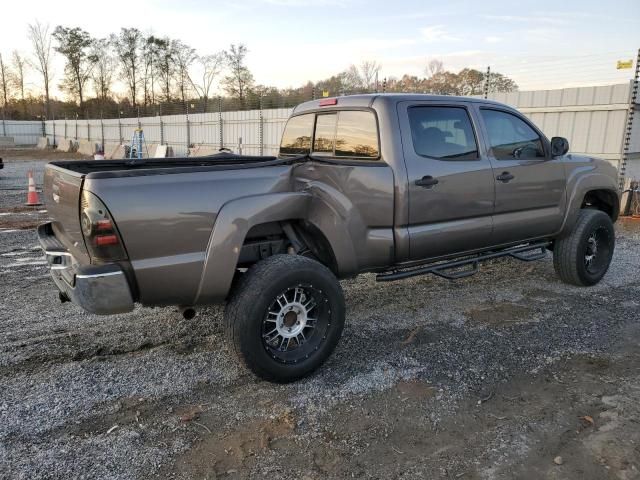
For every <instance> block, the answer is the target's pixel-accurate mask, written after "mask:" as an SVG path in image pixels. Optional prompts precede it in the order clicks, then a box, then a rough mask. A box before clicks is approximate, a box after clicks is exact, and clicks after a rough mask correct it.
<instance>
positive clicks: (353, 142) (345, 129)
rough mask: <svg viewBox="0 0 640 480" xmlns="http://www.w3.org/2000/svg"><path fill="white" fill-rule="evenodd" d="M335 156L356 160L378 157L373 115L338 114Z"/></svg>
mask: <svg viewBox="0 0 640 480" xmlns="http://www.w3.org/2000/svg"><path fill="white" fill-rule="evenodd" d="M318 118H319V117H318ZM335 155H336V157H356V158H378V157H379V156H380V151H379V148H378V124H377V122H376V118H375V117H374V116H373V113H371V112H363V111H355V110H353V111H349V110H345V111H342V112H340V113H339V114H338V128H337V129H336V153H335Z"/></svg>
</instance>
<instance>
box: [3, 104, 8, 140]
mask: <svg viewBox="0 0 640 480" xmlns="http://www.w3.org/2000/svg"><path fill="white" fill-rule="evenodd" d="M6 108H7V106H6V105H5V106H4V107H2V136H3V137H6V136H7V123H6V122H7V121H6V120H5V115H6V114H5V110H6Z"/></svg>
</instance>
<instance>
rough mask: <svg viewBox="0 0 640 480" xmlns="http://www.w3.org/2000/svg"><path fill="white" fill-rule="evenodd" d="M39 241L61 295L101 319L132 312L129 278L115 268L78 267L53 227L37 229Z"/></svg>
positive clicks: (105, 266) (110, 265)
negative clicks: (102, 316) (104, 316)
mask: <svg viewBox="0 0 640 480" xmlns="http://www.w3.org/2000/svg"><path fill="white" fill-rule="evenodd" d="M38 238H39V240H40V245H41V246H42V249H43V250H44V253H45V256H46V257H47V262H48V263H49V267H50V269H51V277H52V278H53V281H54V282H55V284H56V286H57V287H58V289H59V290H60V293H61V294H62V295H63V296H64V297H66V298H68V299H69V300H71V301H72V302H73V303H75V304H76V305H79V306H81V307H82V308H84V309H85V310H87V311H88V312H91V313H96V314H98V315H109V314H113V313H124V312H130V311H131V310H133V297H132V295H131V289H130V287H129V282H128V281H127V277H126V275H125V274H124V272H123V271H122V269H121V268H120V266H119V265H116V264H107V265H79V264H78V263H77V262H76V261H75V259H74V258H73V256H72V255H71V254H70V253H69V252H68V251H67V250H66V249H65V248H64V246H63V245H62V243H61V242H60V241H59V240H58V239H57V238H56V237H55V234H54V232H53V229H52V227H51V224H50V223H45V224H42V225H40V226H39V227H38Z"/></svg>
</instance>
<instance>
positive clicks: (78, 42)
mask: <svg viewBox="0 0 640 480" xmlns="http://www.w3.org/2000/svg"><path fill="white" fill-rule="evenodd" d="M53 38H55V39H56V40H57V41H58V46H57V47H55V50H56V52H58V53H60V54H62V56H63V57H64V58H65V60H66V65H65V67H64V78H63V80H62V83H61V84H60V87H61V88H62V89H63V90H66V91H67V92H68V93H70V94H71V95H72V96H73V97H75V98H77V99H78V100H79V104H80V111H82V110H83V107H84V88H85V86H86V84H87V82H88V81H89V78H90V77H91V72H92V70H93V67H94V65H95V63H96V62H97V61H98V58H97V57H96V56H94V55H93V53H92V51H91V47H92V46H93V39H92V38H91V36H90V35H89V32H86V31H84V30H82V29H81V28H79V27H74V28H67V27H63V26H61V25H58V26H57V27H56V29H55V30H54V31H53Z"/></svg>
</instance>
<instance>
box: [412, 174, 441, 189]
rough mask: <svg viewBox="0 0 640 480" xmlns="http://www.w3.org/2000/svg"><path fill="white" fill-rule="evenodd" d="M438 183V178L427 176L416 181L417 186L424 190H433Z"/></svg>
mask: <svg viewBox="0 0 640 480" xmlns="http://www.w3.org/2000/svg"><path fill="white" fill-rule="evenodd" d="M437 183H438V179H437V178H433V177H432V176H431V175H425V176H424V177H422V178H421V179H419V180H416V185H418V186H419V187H424V188H431V187H433V186H434V185H436V184H437Z"/></svg>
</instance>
